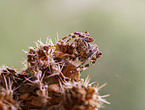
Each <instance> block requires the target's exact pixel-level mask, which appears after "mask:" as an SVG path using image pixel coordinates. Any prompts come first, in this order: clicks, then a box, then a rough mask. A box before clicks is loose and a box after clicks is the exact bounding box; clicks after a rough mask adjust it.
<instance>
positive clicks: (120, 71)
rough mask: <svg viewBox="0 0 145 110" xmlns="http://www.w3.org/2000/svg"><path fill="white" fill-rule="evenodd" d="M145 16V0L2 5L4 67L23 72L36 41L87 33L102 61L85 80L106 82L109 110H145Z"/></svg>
mask: <svg viewBox="0 0 145 110" xmlns="http://www.w3.org/2000/svg"><path fill="white" fill-rule="evenodd" d="M144 10H145V1H144V0H72V1H70V0H12V1H10V0H0V16H1V17H0V64H1V65H2V64H6V65H8V66H10V67H12V66H17V67H22V65H21V63H22V61H23V58H25V54H24V52H23V51H22V50H23V49H24V50H28V46H34V45H35V44H34V41H37V40H39V39H40V38H41V40H42V41H43V42H45V40H46V38H47V37H48V36H50V37H51V38H52V39H53V41H55V40H54V38H55V37H56V33H57V32H58V34H59V37H60V38H62V37H63V36H65V35H68V34H69V33H72V32H74V31H81V32H85V31H86V30H88V31H89V32H90V34H91V35H92V36H93V37H94V39H95V43H97V44H98V45H99V48H100V50H101V51H102V52H103V56H102V58H100V59H99V60H98V62H97V63H96V64H95V65H94V66H92V67H90V68H89V69H88V70H86V71H84V72H83V74H82V77H85V76H86V75H87V74H90V77H92V79H91V80H92V81H95V80H97V81H98V82H99V83H101V84H103V83H105V82H107V84H108V85H107V86H106V87H104V88H103V90H104V92H102V95H103V94H106V93H109V94H110V95H111V96H110V97H109V98H108V101H110V102H111V105H106V106H105V108H104V109H106V110H143V109H145V104H144V103H145V95H144V93H145V85H144V84H145V80H144V77H145V73H144V72H145V67H144V65H145V58H144V56H145V51H144V47H145V31H144V29H145V12H144ZM102 110H103V109H102Z"/></svg>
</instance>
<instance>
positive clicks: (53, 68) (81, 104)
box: [0, 32, 110, 110]
mask: <svg viewBox="0 0 145 110" xmlns="http://www.w3.org/2000/svg"><path fill="white" fill-rule="evenodd" d="M93 41H94V39H93V37H91V35H90V34H89V33H88V32H85V33H81V32H74V33H71V34H69V35H68V36H66V37H64V38H62V39H61V40H58V41H57V42H56V43H55V44H53V42H52V40H51V39H47V41H46V43H45V44H43V43H42V42H41V41H37V42H36V47H30V50H29V52H26V51H25V53H26V56H27V59H26V60H25V62H24V68H22V69H21V70H19V71H16V70H15V69H11V68H9V67H7V66H4V67H2V68H1V70H0V110H21V109H22V110H28V109H33V110H34V109H35V110H40V109H41V110H98V109H99V108H101V107H102V104H103V103H107V104H110V103H109V102H107V101H106V100H105V99H103V98H104V97H107V96H109V95H104V96H100V94H99V90H100V89H101V88H102V87H104V86H105V84H104V85H102V86H100V87H99V85H98V84H97V85H96V86H92V84H94V83H90V84H89V81H90V79H89V77H87V78H86V80H84V79H80V73H81V72H82V71H84V70H85V69H86V68H88V67H89V66H90V65H92V64H94V63H95V62H96V61H97V59H98V58H99V57H100V56H101V55H102V52H100V51H99V49H98V46H97V45H96V44H92V42H93Z"/></svg>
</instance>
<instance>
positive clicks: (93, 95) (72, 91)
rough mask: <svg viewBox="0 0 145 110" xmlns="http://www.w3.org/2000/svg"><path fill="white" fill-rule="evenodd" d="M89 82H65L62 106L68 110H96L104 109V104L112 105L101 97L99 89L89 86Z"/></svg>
mask: <svg viewBox="0 0 145 110" xmlns="http://www.w3.org/2000/svg"><path fill="white" fill-rule="evenodd" d="M88 82H89V80H87V81H85V82H83V80H81V81H78V82H75V81H73V82H64V85H63V86H62V87H63V90H64V93H63V102H62V105H63V106H64V108H65V109H66V110H82V109H83V110H96V109H98V108H101V107H102V104H103V103H107V104H110V103H109V102H107V101H106V100H105V99H103V97H107V96H108V95H104V96H100V95H99V92H98V89H100V88H99V87H97V86H96V87H92V86H91V85H89V84H88Z"/></svg>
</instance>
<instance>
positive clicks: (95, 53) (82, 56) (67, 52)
mask: <svg viewBox="0 0 145 110" xmlns="http://www.w3.org/2000/svg"><path fill="white" fill-rule="evenodd" d="M67 38H68V39H67ZM73 38H74V41H73V42H72V43H71V42H70V41H71V40H72V39H73ZM65 39H67V40H65ZM93 41H94V39H93V37H91V35H90V34H89V32H88V31H86V32H85V33H81V32H74V33H71V34H69V35H68V36H65V37H64V38H62V39H61V40H59V41H58V43H57V45H56V48H57V50H59V52H58V55H57V57H58V58H60V59H63V58H65V57H67V58H69V59H73V61H74V60H75V59H77V58H78V59H79V61H80V62H81V63H80V64H79V65H77V68H78V69H81V70H80V72H82V71H83V70H85V69H86V68H88V67H89V66H90V65H92V64H94V63H95V62H96V61H97V58H99V57H100V56H101V55H102V52H100V51H99V49H98V46H97V45H91V42H93ZM88 60H90V61H91V62H90V63H89V64H86V65H84V66H83V64H85V63H86V62H87V61H88Z"/></svg>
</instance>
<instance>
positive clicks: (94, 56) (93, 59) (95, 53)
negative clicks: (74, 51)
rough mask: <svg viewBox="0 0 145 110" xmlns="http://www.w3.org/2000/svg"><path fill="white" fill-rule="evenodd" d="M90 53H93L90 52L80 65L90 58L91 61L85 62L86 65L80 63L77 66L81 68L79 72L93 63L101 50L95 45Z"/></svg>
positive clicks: (100, 53)
mask: <svg viewBox="0 0 145 110" xmlns="http://www.w3.org/2000/svg"><path fill="white" fill-rule="evenodd" d="M91 53H93V54H90V55H89V57H88V59H87V60H86V61H84V62H83V63H81V65H83V64H84V63H85V62H87V61H88V60H91V62H90V63H88V64H86V65H84V66H81V65H80V66H78V68H80V69H81V70H80V72H82V71H84V70H85V69H87V68H88V67H89V66H91V65H92V64H94V63H95V62H96V61H97V59H98V58H99V57H100V56H101V55H102V52H100V51H99V50H98V47H97V45H96V46H95V48H93V51H92V52H91Z"/></svg>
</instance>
